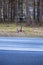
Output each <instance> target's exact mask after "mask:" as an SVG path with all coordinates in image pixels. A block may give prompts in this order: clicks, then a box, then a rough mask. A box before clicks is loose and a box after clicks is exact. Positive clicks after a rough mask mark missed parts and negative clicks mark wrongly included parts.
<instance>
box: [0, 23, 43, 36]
mask: <svg viewBox="0 0 43 65" xmlns="http://www.w3.org/2000/svg"><path fill="white" fill-rule="evenodd" d="M20 27H21V26H20V25H16V24H15V23H10V24H7V23H4V24H3V23H1V24H0V36H11V37H14V36H15V37H43V27H26V26H23V27H22V28H23V30H24V31H25V32H24V33H16V30H17V29H20Z"/></svg>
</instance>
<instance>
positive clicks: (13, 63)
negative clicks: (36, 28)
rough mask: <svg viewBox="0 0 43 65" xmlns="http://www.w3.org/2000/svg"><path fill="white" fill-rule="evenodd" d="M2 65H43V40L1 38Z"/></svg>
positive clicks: (0, 61)
mask: <svg viewBox="0 0 43 65" xmlns="http://www.w3.org/2000/svg"><path fill="white" fill-rule="evenodd" d="M0 65H43V38H17V37H16V38H14V37H13V38H12V37H9V38H8V37H0Z"/></svg>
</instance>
